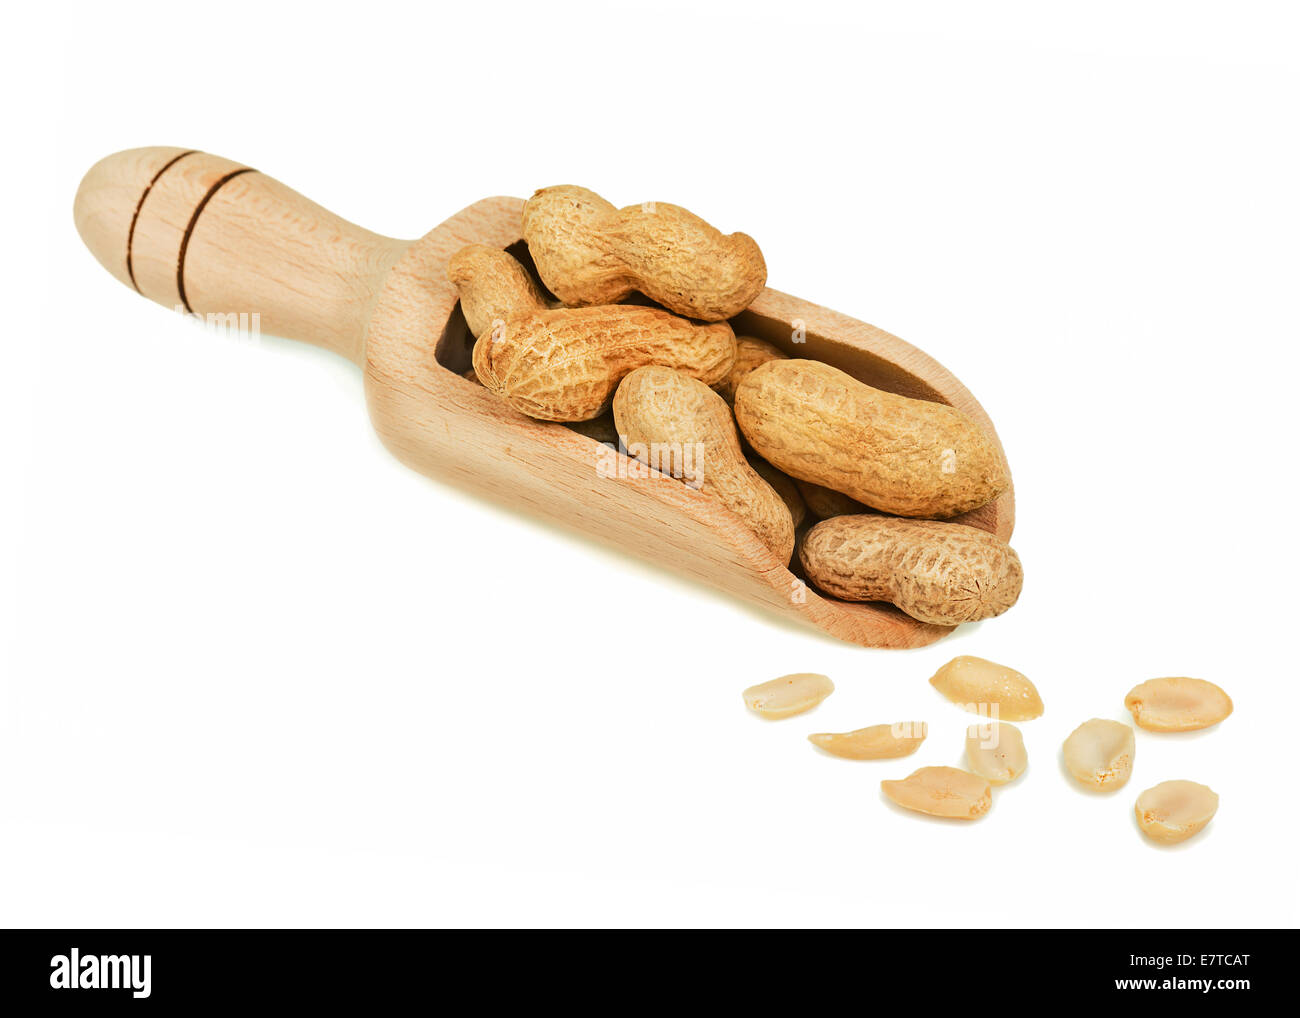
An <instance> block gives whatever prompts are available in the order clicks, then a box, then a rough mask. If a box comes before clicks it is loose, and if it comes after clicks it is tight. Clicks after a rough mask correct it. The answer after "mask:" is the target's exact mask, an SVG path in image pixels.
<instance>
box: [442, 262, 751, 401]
mask: <svg viewBox="0 0 1300 1018" xmlns="http://www.w3.org/2000/svg"><path fill="white" fill-rule="evenodd" d="M516 270H518V271H517V272H516ZM520 273H523V269H522V267H521V266H520V265H519V263H518V262H516V261H515V260H514V259H513V258H512V257H511V256H510V255H508V254H507V253H506V252H504V251H501V250H498V249H496V248H490V247H484V246H483V245H470V246H469V247H466V248H463V249H462V250H460V251H458V252H457V253H456V254H455V255H454V256H453V257H452V259H451V262H450V264H449V266H448V272H447V275H448V278H449V279H451V281H452V282H453V283H455V284H456V287H457V289H458V290H459V291H460V295H461V307H462V309H464V311H465V319H466V321H467V322H468V323H470V327H471V330H473V328H474V325H475V324H476V323H477V325H478V326H479V328H480V329H482V330H483V331H481V332H477V333H475V335H476V336H477V342H475V344H474V357H473V360H474V371H475V373H476V374H477V375H478V379H479V381H480V382H482V383H483V385H485V386H486V387H487V388H488V389H490V390H491V391H492V392H494V393H496V394H497V395H498V396H500V397H501V398H502V399H504V400H505V401H506V402H507V403H509V404H510V405H511V406H512V407H514V408H515V409H516V410H518V411H519V412H520V413H523V414H527V415H528V416H529V417H535V418H537V419H539V420H544V421H586V420H591V419H592V418H593V417H598V416H600V414H601V413H602V412H603V411H604V410H606V409H607V408H608V406H609V401H610V398H611V397H612V396H613V394H614V390H615V389H616V388H617V387H618V383H619V382H620V381H621V380H622V379H623V377H624V376H625V375H626V374H627V373H628V372H630V371H632V370H634V369H635V368H638V367H641V366H643V365H646V364H664V365H667V366H669V367H673V368H677V369H679V370H681V371H684V372H686V373H687V374H689V375H690V376H692V377H694V378H699V379H700V380H702V381H703V382H704V383H705V384H706V385H715V384H717V382H719V381H720V380H722V379H723V378H725V377H726V374H727V372H728V371H730V370H731V365H732V362H733V361H734V360H735V358H736V340H735V337H734V336H733V335H732V332H731V326H730V325H728V324H727V323H726V322H718V323H716V324H711V325H700V324H697V323H695V322H689V321H687V320H686V319H684V318H678V317H677V316H676V315H673V314H669V313H668V312H667V311H664V310H662V309H660V308H650V307H637V306H631V305H610V306H601V307H586V308H548V307H546V306H545V305H544V304H541V305H539V303H538V299H540V297H539V295H538V294H537V292H536V290H535V289H534V290H533V291H532V292H531V293H530V292H529V289H528V288H527V287H525V286H523V285H522V283H521V280H520ZM523 278H524V279H527V274H526V273H523Z"/></svg>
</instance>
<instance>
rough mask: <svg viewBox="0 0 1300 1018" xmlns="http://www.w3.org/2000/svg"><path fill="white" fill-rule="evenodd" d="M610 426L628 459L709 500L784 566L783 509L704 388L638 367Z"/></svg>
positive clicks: (786, 519)
mask: <svg viewBox="0 0 1300 1018" xmlns="http://www.w3.org/2000/svg"><path fill="white" fill-rule="evenodd" d="M614 420H615V421H616V422H617V424H618V432H619V434H620V435H622V436H623V437H624V439H625V440H626V442H627V449H628V454H629V455H631V456H635V457H636V458H637V459H640V460H641V461H642V462H647V463H649V464H650V465H651V466H654V467H656V468H657V469H659V470H661V471H664V472H665V473H671V474H673V476H675V477H682V478H683V479H684V480H686V481H688V482H689V483H691V484H692V486H693V487H696V488H698V490H700V491H704V492H706V493H708V494H710V495H712V496H713V497H715V498H716V499H717V500H718V501H719V502H721V503H722V504H723V505H724V506H726V507H727V508H728V509H730V510H731V511H732V512H733V513H735V514H736V515H737V516H739V517H740V518H741V519H742V520H743V521H744V522H745V523H746V524H747V525H748V526H749V528H750V529H751V530H753V531H754V533H755V534H757V535H758V538H759V540H761V541H762V542H763V543H764V544H765V545H767V547H768V548H770V549H771V551H772V554H773V555H775V556H776V557H777V559H778V560H779V561H780V562H781V564H782V565H784V564H786V563H788V562H789V561H790V556H791V554H792V553H793V551H794V523H793V521H792V520H791V517H790V510H789V509H787V508H786V505H785V502H783V501H782V500H781V496H780V495H778V494H777V493H776V491H775V490H773V488H772V487H771V485H769V484H768V483H767V482H766V481H764V480H763V479H762V478H761V477H760V476H759V475H758V474H757V473H756V472H755V470H754V468H753V467H751V466H750V465H749V463H748V462H747V461H746V460H745V456H744V454H743V453H742V452H741V450H740V439H739V437H738V436H737V435H736V425H735V423H734V422H733V420H732V416H731V410H730V409H729V408H728V407H727V404H726V401H724V400H723V398H722V397H721V396H719V395H718V394H717V393H716V392H714V391H713V390H712V389H710V388H709V387H708V386H707V385H706V384H705V383H703V382H700V381H697V380H696V379H694V378H691V377H689V376H688V375H685V374H683V373H682V372H680V371H674V370H673V369H671V368H666V367H657V366H656V367H645V368H637V369H636V370H635V371H633V372H631V374H629V375H628V376H627V377H626V378H624V379H623V382H622V384H621V385H620V386H619V387H618V393H617V395H615V397H614Z"/></svg>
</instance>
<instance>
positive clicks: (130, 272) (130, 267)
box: [126, 149, 198, 296]
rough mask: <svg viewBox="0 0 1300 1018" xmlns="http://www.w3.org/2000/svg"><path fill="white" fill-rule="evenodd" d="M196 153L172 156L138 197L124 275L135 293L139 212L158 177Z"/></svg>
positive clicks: (138, 287)
mask: <svg viewBox="0 0 1300 1018" xmlns="http://www.w3.org/2000/svg"><path fill="white" fill-rule="evenodd" d="M197 151H198V150H197V149H190V150H189V151H188V152H182V153H181V154H180V155H176V156H172V157H171V158H170V159H168V160H167V162H165V163H163V165H162V169H160V170H159V171H158V172H157V173H155V174H154V175H153V179H152V180H150V181H149V186H148V187H146V188H145V189H144V192H143V193H142V194H141V195H140V200H139V201H138V202H136V203H135V215H133V216H132V217H131V228H130V229H129V230H127V231H126V274H127V277H128V278H129V279H130V280H131V285H132V286H134V287H135V292H136V293H140V284H139V283H137V282H136V281H135V262H134V260H133V258H132V254H133V250H132V249H133V246H134V244H135V224H136V222H137V221H138V220H139V218H140V210H141V209H142V208H144V200H145V199H146V198H148V197H149V192H150V191H152V190H153V186H154V184H156V183H158V178H159V177H161V176H162V175H163V174H164V173H166V172H167V171H168V170H170V169H171V168H172V167H173V166H175V165H176V164H177V163H179V162H180V161H181V160H182V159H184V158H185V157H186V156H192V155H194V154H195V153H196V152H197ZM142 296H143V295H142Z"/></svg>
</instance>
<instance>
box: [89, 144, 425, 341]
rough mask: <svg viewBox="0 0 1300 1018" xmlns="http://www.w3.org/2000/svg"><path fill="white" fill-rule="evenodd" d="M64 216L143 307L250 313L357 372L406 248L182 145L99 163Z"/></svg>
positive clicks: (261, 325) (267, 327)
mask: <svg viewBox="0 0 1300 1018" xmlns="http://www.w3.org/2000/svg"><path fill="white" fill-rule="evenodd" d="M73 215H74V218H75V220H76V224H77V231H78V232H79V233H80V234H81V239H82V240H83V241H84V242H85V244H86V246H87V247H88V248H90V251H91V253H92V254H93V255H94V256H95V257H96V258H97V259H98V260H99V263H100V264H101V265H103V266H104V268H106V269H108V271H109V272H111V273H112V274H113V275H114V276H116V277H117V278H118V279H119V280H121V281H122V282H123V283H125V284H126V285H127V286H130V287H133V288H134V289H135V290H136V291H137V292H138V293H140V294H142V295H143V296H145V297H148V298H149V299H150V300H152V301H156V302H157V303H159V304H162V305H163V306H164V307H169V308H175V309H177V310H181V311H184V312H186V313H190V314H197V315H200V316H231V315H248V316H249V318H248V319H243V320H240V321H241V323H242V322H245V321H246V322H255V323H256V327H257V328H258V329H259V330H261V331H265V332H268V333H273V334H275V335H279V336H286V337H288V338H290V339H298V340H302V341H304V342H307V343H314V344H316V345H317V346H322V347H325V348H326V349H329V350H333V351H335V352H336V353H339V354H342V355H343V356H344V357H347V358H349V359H350V360H353V361H355V362H357V363H358V364H360V363H362V362H363V361H364V359H365V337H366V325H367V322H368V321H369V318H370V311H371V309H372V308H373V306H374V302H375V299H376V297H377V295H378V293H379V290H380V287H381V286H382V285H383V281H384V277H385V276H387V274H388V271H389V270H390V269H391V268H392V267H393V265H394V264H396V262H397V260H398V259H399V258H400V257H401V255H402V252H403V251H404V250H405V249H406V247H407V246H408V243H409V242H407V241H400V240H393V239H391V238H389V237H382V236H380V235H379V234H376V233H371V232H370V231H369V230H363V229H362V228H361V227H359V226H356V225H354V224H353V223H349V222H348V221H347V220H345V219H340V218H339V217H338V216H336V215H334V213H332V212H329V211H327V210H325V209H323V208H321V207H320V206H319V205H317V204H316V203H315V202H311V201H308V200H307V199H306V198H304V197H303V196H302V195H300V194H298V193H297V192H296V191H294V190H292V189H290V188H288V187H285V186H284V185H283V184H281V183H280V182H279V181H278V180H274V179H273V178H271V177H268V176H266V175H265V174H262V173H259V172H257V171H256V170H254V169H252V168H250V167H248V166H245V165H243V164H242V163H236V162H232V161H231V160H229V159H222V158H221V157H220V156H214V155H209V154H207V153H205V152H197V151H193V150H190V149H183V148H136V149H128V150H126V151H124V152H118V153H116V154H114V155H111V156H108V157H107V158H105V159H101V160H100V161H99V162H98V163H96V164H95V165H94V166H92V167H91V168H90V171H89V172H88V173H87V174H86V176H85V177H84V178H83V179H82V181H81V186H80V187H79V188H78V189H77V198H76V202H75V203H74V206H73ZM254 315H256V316H257V317H256V318H253V317H252V316H254ZM224 321H226V322H230V321H232V319H230V318H229V317H226V318H224Z"/></svg>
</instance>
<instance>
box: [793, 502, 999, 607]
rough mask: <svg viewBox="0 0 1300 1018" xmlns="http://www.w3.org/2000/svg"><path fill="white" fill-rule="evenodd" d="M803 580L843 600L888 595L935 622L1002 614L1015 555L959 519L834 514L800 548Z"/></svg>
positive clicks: (879, 598) (886, 597) (895, 602)
mask: <svg viewBox="0 0 1300 1018" xmlns="http://www.w3.org/2000/svg"><path fill="white" fill-rule="evenodd" d="M799 561H800V562H802V563H803V567H804V572H805V573H806V574H807V576H808V580H809V581H810V582H811V583H812V584H813V585H814V586H816V587H818V588H819V589H821V590H823V591H825V592H826V593H828V594H830V595H832V596H833V597H838V598H840V599H841V600H844V601H888V602H890V603H891V604H893V605H895V606H896V607H898V608H900V609H902V610H903V611H905V612H906V613H907V614H908V615H910V616H912V618H914V619H918V620H920V621H921V622H930V623H934V624H935V625H940V626H956V625H960V624H961V623H963V622H977V621H979V620H980V619H988V618H992V617H993V616H995V615H1001V614H1002V613H1003V612H1004V611H1006V610H1007V609H1008V608H1010V607H1011V606H1012V605H1013V604H1015V603H1016V599H1017V598H1018V597H1019V596H1020V587H1021V584H1022V583H1023V580H1024V574H1023V572H1022V570H1021V566H1020V557H1019V556H1018V555H1017V554H1016V553H1015V552H1014V551H1013V550H1012V549H1011V548H1010V547H1009V546H1008V545H1006V544H1003V543H1002V541H1000V540H998V539H997V538H996V537H994V536H993V535H992V534H989V533H986V532H985V531H983V530H976V529H975V528H974V527H965V526H962V525H961V524H958V523H939V522H935V521H933V520H900V519H891V518H890V517H888V516H837V517H835V518H834V519H830V520H823V521H822V522H821V523H819V524H817V525H816V526H815V527H813V528H812V529H811V530H810V531H808V533H807V535H805V537H804V539H803V542H802V544H801V545H800V548H799Z"/></svg>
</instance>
